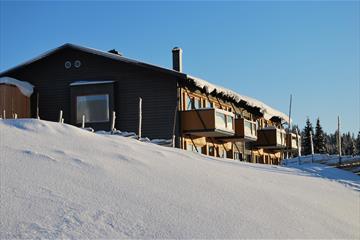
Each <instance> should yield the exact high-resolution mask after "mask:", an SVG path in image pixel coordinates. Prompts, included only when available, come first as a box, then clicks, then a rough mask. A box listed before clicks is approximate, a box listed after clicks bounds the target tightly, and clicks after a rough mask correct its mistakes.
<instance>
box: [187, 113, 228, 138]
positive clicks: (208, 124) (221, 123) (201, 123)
mask: <svg viewBox="0 0 360 240" xmlns="http://www.w3.org/2000/svg"><path fill="white" fill-rule="evenodd" d="M234 117H235V116H234V114H233V113H231V112H227V111H224V110H221V109H215V108H207V109H193V110H186V111H180V120H181V129H182V132H183V133H185V134H191V135H195V136H201V137H227V136H233V135H234V134H235V127H234V125H235V124H234Z"/></svg>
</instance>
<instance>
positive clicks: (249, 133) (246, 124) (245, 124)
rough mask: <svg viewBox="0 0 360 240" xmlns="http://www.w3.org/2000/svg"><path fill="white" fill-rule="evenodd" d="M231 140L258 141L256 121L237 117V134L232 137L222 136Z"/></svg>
mask: <svg viewBox="0 0 360 240" xmlns="http://www.w3.org/2000/svg"><path fill="white" fill-rule="evenodd" d="M222 140H226V141H229V142H239V141H245V142H250V141H256V140H257V130H256V123H255V122H253V121H250V120H247V119H245V118H238V119H235V135H234V136H231V137H226V138H222Z"/></svg>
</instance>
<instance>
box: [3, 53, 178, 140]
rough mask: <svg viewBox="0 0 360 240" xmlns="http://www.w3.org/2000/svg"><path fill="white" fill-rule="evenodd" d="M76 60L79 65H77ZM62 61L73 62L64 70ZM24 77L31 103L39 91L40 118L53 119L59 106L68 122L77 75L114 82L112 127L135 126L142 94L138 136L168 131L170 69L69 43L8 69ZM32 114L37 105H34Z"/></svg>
mask: <svg viewBox="0 0 360 240" xmlns="http://www.w3.org/2000/svg"><path fill="white" fill-rule="evenodd" d="M75 60H80V61H81V66H80V67H79V68H75V67H74V66H73V65H74V62H75ZM66 61H70V62H71V63H72V67H71V68H70V69H66V68H65V67H64V64H65V62H66ZM6 76H9V77H13V78H16V79H19V80H25V81H28V82H30V83H31V84H33V85H34V86H35V90H36V93H35V94H33V95H34V97H33V100H34V101H32V102H33V103H36V96H37V93H38V94H39V112H40V118H41V119H45V120H50V121H57V120H58V115H59V111H60V110H63V117H64V121H65V122H66V123H71V111H70V109H71V108H70V104H71V103H70V86H69V84H70V83H71V82H74V81H81V80H112V81H114V82H115V83H114V109H115V111H116V113H117V118H116V125H115V127H116V128H117V129H119V130H123V131H134V132H137V130H138V101H139V100H138V99H139V97H142V99H143V113H142V114H143V124H142V126H143V129H142V135H143V136H146V137H149V138H166V139H169V138H171V136H172V129H173V121H174V112H175V107H176V104H177V94H176V89H177V79H176V76H173V75H170V74H168V73H164V72H159V71H154V70H152V69H147V68H144V67H142V66H136V65H134V64H130V63H126V62H119V61H115V60H112V59H108V58H106V57H103V56H98V55H94V54H89V53H85V52H82V51H78V50H75V49H71V48H65V49H62V50H61V51H59V52H56V53H54V54H52V55H50V56H48V57H46V58H43V59H41V60H39V61H37V62H34V63H32V64H30V65H27V66H24V67H22V68H19V69H15V70H14V71H12V72H9V73H7V74H6ZM32 110H33V111H32V115H33V116H34V114H35V105H33V106H32Z"/></svg>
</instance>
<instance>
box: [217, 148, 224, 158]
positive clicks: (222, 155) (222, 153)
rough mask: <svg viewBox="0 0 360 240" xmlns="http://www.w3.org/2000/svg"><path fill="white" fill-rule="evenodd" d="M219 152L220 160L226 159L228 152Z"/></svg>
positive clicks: (221, 150) (220, 150)
mask: <svg viewBox="0 0 360 240" xmlns="http://www.w3.org/2000/svg"><path fill="white" fill-rule="evenodd" d="M218 151H219V157H220V158H226V152H225V151H224V150H223V149H221V148H219V149H218Z"/></svg>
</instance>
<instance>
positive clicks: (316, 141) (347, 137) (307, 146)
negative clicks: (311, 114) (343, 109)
mask: <svg viewBox="0 0 360 240" xmlns="http://www.w3.org/2000/svg"><path fill="white" fill-rule="evenodd" d="M296 130H297V131H298V132H300V130H299V128H298V126H296V125H294V126H293V131H294V132H295V131H296ZM300 133H301V154H302V155H309V154H311V150H312V149H311V140H312V142H313V149H314V153H315V154H316V153H320V154H338V131H337V130H336V131H335V132H334V133H326V132H324V131H323V129H322V127H321V124H320V119H319V118H318V119H317V120H316V126H315V130H314V128H313V126H312V123H311V122H310V120H309V118H307V119H306V124H305V127H304V129H303V130H302V131H301V132H300ZM341 155H360V131H359V132H358V134H357V136H355V135H354V134H351V133H350V132H347V133H342V134H341Z"/></svg>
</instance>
